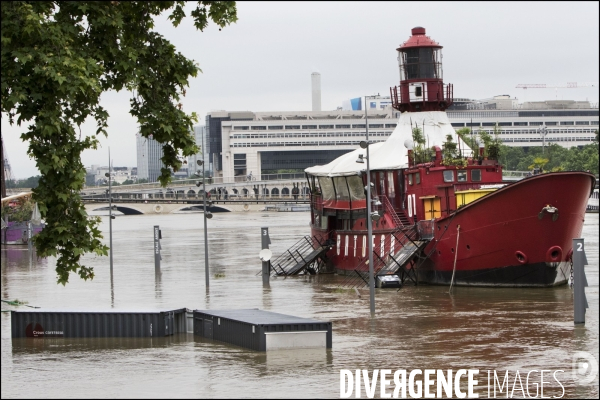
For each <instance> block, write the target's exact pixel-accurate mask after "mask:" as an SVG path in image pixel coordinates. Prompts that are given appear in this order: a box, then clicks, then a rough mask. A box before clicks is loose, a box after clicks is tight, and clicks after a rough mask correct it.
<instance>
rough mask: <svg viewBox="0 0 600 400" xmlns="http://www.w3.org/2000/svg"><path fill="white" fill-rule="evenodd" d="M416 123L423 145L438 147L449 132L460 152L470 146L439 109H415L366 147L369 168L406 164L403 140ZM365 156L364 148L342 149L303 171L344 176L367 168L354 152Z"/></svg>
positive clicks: (467, 152)
mask: <svg viewBox="0 0 600 400" xmlns="http://www.w3.org/2000/svg"><path fill="white" fill-rule="evenodd" d="M415 125H416V126H418V127H419V128H421V130H422V131H423V136H424V137H425V146H426V147H428V148H431V147H432V146H439V147H440V148H441V147H442V144H443V143H444V142H446V135H452V139H453V140H454V142H455V143H459V146H460V149H461V150H462V154H463V155H464V156H471V155H472V151H471V149H470V148H469V147H468V146H467V145H466V144H465V142H463V141H462V140H461V139H460V138H459V136H458V135H457V134H456V131H455V130H454V128H453V127H452V124H451V123H450V121H449V120H448V116H447V115H446V113H445V112H443V111H428V112H418V113H408V112H406V113H402V114H400V118H399V119H398V125H397V126H396V129H394V132H392V134H391V135H390V137H389V138H388V139H387V140H386V141H385V142H379V143H374V144H372V145H371V146H370V148H369V155H370V162H369V168H370V169H371V170H372V171H375V170H390V169H400V168H407V167H408V150H407V148H406V146H405V143H412V128H414V127H415ZM359 154H363V155H365V156H366V150H365V149H357V150H354V151H351V152H350V153H346V154H344V155H342V156H340V157H338V158H336V159H335V160H333V161H332V162H330V163H329V164H327V165H317V166H314V167H310V168H307V169H305V170H304V171H305V172H306V173H308V174H310V175H315V176H348V175H356V174H358V172H359V171H364V170H366V169H367V167H366V160H365V163H364V164H360V163H357V162H356V160H357V159H358V155H359Z"/></svg>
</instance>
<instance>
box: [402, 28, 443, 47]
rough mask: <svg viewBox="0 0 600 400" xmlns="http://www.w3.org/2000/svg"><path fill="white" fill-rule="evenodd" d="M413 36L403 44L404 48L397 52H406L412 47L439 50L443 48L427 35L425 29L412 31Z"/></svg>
mask: <svg viewBox="0 0 600 400" xmlns="http://www.w3.org/2000/svg"><path fill="white" fill-rule="evenodd" d="M411 34H412V36H411V37H410V38H408V40H407V41H406V42H404V43H402V46H400V47H398V48H397V49H396V50H404V49H408V48H411V47H435V48H438V49H441V48H442V46H440V44H439V43H438V42H436V41H435V40H433V39H431V38H430V37H429V36H426V35H425V28H422V27H416V28H413V29H412V30H411Z"/></svg>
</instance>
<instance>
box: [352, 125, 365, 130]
mask: <svg viewBox="0 0 600 400" xmlns="http://www.w3.org/2000/svg"><path fill="white" fill-rule="evenodd" d="M365 126H366V125H365V124H354V125H352V127H353V128H354V129H364V128H365Z"/></svg>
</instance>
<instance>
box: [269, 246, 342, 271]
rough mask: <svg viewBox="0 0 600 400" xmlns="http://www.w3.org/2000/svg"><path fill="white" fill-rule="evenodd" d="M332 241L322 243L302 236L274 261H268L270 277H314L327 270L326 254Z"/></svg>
mask: <svg viewBox="0 0 600 400" xmlns="http://www.w3.org/2000/svg"><path fill="white" fill-rule="evenodd" d="M332 247H333V241H326V242H322V241H319V239H317V237H315V236H313V237H310V236H304V237H303V238H302V239H300V240H299V241H298V242H297V243H295V244H294V245H293V246H292V247H290V248H289V249H288V250H286V252H285V253H283V254H282V255H280V256H279V257H278V258H276V259H275V260H272V261H270V264H271V276H289V275H298V274H299V273H301V272H305V273H309V274H311V275H314V274H316V273H319V272H324V271H325V269H326V268H327V256H326V254H327V252H328V251H329V250H330V249H331V248H332Z"/></svg>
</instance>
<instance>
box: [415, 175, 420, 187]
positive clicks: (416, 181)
mask: <svg viewBox="0 0 600 400" xmlns="http://www.w3.org/2000/svg"><path fill="white" fill-rule="evenodd" d="M415 183H416V184H417V185H418V184H420V183H421V173H420V172H417V173H416V174H415Z"/></svg>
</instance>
